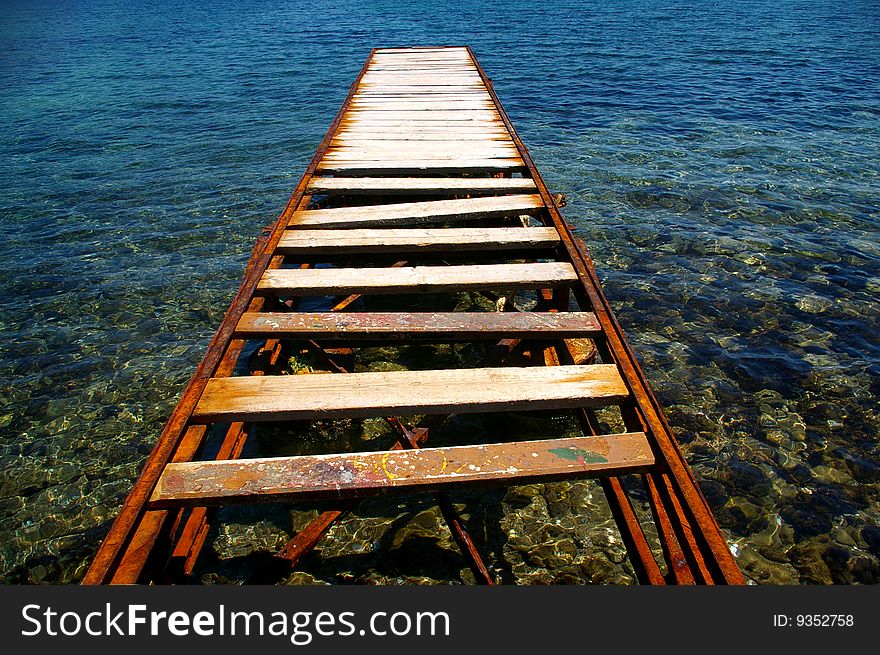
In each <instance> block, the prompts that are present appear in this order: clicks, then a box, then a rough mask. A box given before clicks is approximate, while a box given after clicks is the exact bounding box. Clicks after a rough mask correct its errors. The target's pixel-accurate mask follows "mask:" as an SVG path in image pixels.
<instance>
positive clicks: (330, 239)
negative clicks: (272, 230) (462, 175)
mask: <svg viewBox="0 0 880 655" xmlns="http://www.w3.org/2000/svg"><path fill="white" fill-rule="evenodd" d="M557 245H559V234H558V233H557V232H556V229H555V228H552V227H486V228H480V227H466V228H415V227H411V228H400V229H393V228H382V229H351V230H308V229H303V230H288V231H287V233H286V234H285V235H284V236H283V237H281V241H280V242H279V244H278V247H277V248H276V249H275V252H276V253H277V254H282V255H327V254H332V255H343V254H358V253H369V254H380V253H404V252H406V253H426V252H450V253H454V252H462V251H473V250H479V251H496V250H528V249H534V248H552V247H554V246H557Z"/></svg>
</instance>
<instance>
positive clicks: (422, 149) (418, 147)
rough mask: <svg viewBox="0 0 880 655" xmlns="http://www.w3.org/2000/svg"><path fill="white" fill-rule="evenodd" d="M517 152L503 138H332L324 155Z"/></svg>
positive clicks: (392, 156)
mask: <svg viewBox="0 0 880 655" xmlns="http://www.w3.org/2000/svg"><path fill="white" fill-rule="evenodd" d="M518 154H519V152H518V151H517V149H516V146H514V145H513V143H510V142H507V141H492V140H486V141H454V140H449V141H445V142H443V141H397V142H388V141H379V142H369V141H360V142H354V143H352V142H348V141H343V142H341V143H340V142H338V141H334V142H333V145H331V146H330V147H329V148H328V149H327V152H326V153H325V154H324V159H326V160H328V161H333V160H335V159H348V160H353V159H366V160H373V159H385V158H387V159H391V160H394V161H399V160H401V159H457V158H461V157H516V156H517V155H518Z"/></svg>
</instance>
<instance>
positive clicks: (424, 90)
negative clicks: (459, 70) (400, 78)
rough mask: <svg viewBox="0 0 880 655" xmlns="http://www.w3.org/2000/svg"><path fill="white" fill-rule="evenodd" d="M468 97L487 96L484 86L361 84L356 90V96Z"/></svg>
mask: <svg viewBox="0 0 880 655" xmlns="http://www.w3.org/2000/svg"><path fill="white" fill-rule="evenodd" d="M398 94H403V95H419V96H430V95H435V94H436V95H441V96H442V95H447V94H452V95H469V96H478V97H481V98H484V97H486V96H488V95H489V94H488V92H487V91H486V87H485V86H481V85H478V84H463V85H461V86H455V85H450V84H447V85H443V86H430V85H424V84H361V85H360V86H358V88H357V93H356V94H355V95H356V96H364V95H366V96H372V95H377V96H383V95H390V96H393V95H398Z"/></svg>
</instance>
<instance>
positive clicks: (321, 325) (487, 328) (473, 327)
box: [235, 312, 600, 341]
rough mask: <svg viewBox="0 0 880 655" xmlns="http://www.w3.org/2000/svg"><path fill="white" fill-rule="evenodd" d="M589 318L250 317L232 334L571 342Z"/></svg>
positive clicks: (592, 325) (594, 324) (593, 328)
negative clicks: (560, 340) (563, 340)
mask: <svg viewBox="0 0 880 655" xmlns="http://www.w3.org/2000/svg"><path fill="white" fill-rule="evenodd" d="M599 331H600V330H599V324H598V321H597V320H596V316H595V315H594V314H593V313H591V312H424V313H409V312H381V313H378V312H369V313H357V312H273V313H262V312H250V313H247V314H245V315H244V316H242V318H241V320H240V321H239V322H238V327H236V329H235V332H236V334H237V335H238V336H240V337H242V338H247V339H252V338H253V339H256V338H260V337H264V338H265V337H267V336H268V335H283V336H285V337H291V338H297V339H301V338H308V337H314V338H320V339H321V340H322V341H326V340H333V339H340V340H346V341H349V340H353V339H375V338H377V337H382V338H391V339H396V340H401V341H409V340H412V339H416V338H418V339H426V340H430V339H488V340H492V341H494V340H498V339H549V338H552V339H569V338H572V339H573V338H578V337H588V336H590V335H593V334H596V333H597V332H599Z"/></svg>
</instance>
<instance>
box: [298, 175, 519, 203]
mask: <svg viewBox="0 0 880 655" xmlns="http://www.w3.org/2000/svg"><path fill="white" fill-rule="evenodd" d="M308 189H309V191H308V192H309V193H311V194H319V193H340V194H344V195H356V194H365V195H376V194H381V195H392V194H412V193H418V194H420V195H421V194H427V193H437V194H448V193H477V192H483V193H491V192H499V193H503V192H507V193H515V192H529V191H532V190H534V189H535V182H534V181H533V180H531V179H529V178H521V177H461V178H454V177H313V178H312V179H311V181H310V182H309V187H308ZM316 211H317V210H316Z"/></svg>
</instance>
